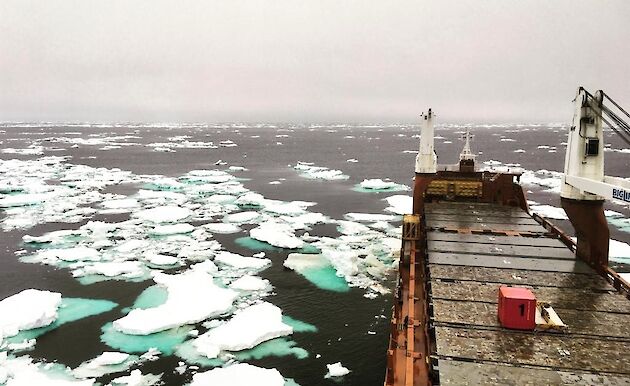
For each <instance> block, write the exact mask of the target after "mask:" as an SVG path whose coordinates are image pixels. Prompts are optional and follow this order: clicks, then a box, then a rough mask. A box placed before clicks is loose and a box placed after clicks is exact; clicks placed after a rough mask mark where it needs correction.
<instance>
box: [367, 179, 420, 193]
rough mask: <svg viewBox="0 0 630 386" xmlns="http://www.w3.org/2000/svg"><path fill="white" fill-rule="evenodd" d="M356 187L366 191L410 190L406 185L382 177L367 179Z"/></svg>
mask: <svg viewBox="0 0 630 386" xmlns="http://www.w3.org/2000/svg"><path fill="white" fill-rule="evenodd" d="M356 189H359V190H360V191H364V192H391V191H403V190H409V187H408V186H406V185H401V184H397V183H395V182H393V181H383V180H382V179H380V178H373V179H365V180H363V182H361V183H360V184H359V185H357V187H356Z"/></svg>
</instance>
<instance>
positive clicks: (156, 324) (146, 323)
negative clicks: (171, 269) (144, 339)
mask: <svg viewBox="0 0 630 386" xmlns="http://www.w3.org/2000/svg"><path fill="white" fill-rule="evenodd" d="M153 280H154V281H155V282H156V283H157V284H158V285H161V286H163V287H165V288H166V290H167V291H168V298H167V300H166V302H165V303H164V304H162V305H160V306H158V307H154V308H148V309H133V310H131V312H129V314H128V315H126V316H124V317H122V318H120V319H118V320H116V321H114V323H113V326H114V328H115V329H116V330H117V331H120V332H122V333H125V334H132V335H148V334H152V333H155V332H159V331H163V330H167V329H170V328H173V327H178V326H182V325H185V324H193V323H197V322H200V321H202V320H205V319H208V318H211V317H214V316H217V315H220V314H223V313H225V312H227V311H229V310H230V309H231V308H232V302H233V301H234V300H235V299H236V297H237V296H238V294H237V293H236V292H235V291H232V290H230V289H225V288H221V287H219V286H217V285H216V284H214V281H213V278H212V276H211V275H209V274H208V273H206V272H203V271H202V270H190V271H187V272H184V273H181V274H177V275H167V274H163V273H156V274H155V276H154V278H153Z"/></svg>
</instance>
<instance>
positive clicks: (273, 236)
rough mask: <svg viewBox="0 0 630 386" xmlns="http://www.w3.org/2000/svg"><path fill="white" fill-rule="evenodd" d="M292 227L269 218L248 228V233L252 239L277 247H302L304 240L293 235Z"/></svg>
mask: <svg viewBox="0 0 630 386" xmlns="http://www.w3.org/2000/svg"><path fill="white" fill-rule="evenodd" d="M293 229H294V228H293V227H292V226H290V225H289V224H286V223H281V222H278V221H275V220H270V221H267V222H264V223H261V224H260V225H259V226H258V227H257V228H254V229H252V230H250V231H249V235H250V236H251V237H252V238H253V239H256V240H259V241H264V242H266V243H268V244H271V245H273V246H275V247H279V248H288V249H297V248H302V247H303V246H304V241H302V240H301V239H299V238H298V237H296V236H295V234H294V233H293V232H294V230H293Z"/></svg>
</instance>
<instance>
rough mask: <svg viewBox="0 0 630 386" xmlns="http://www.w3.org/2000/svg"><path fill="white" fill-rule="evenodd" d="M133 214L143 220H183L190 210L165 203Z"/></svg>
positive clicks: (162, 221) (190, 213)
mask: <svg viewBox="0 0 630 386" xmlns="http://www.w3.org/2000/svg"><path fill="white" fill-rule="evenodd" d="M135 215H136V217H138V218H139V219H141V220H144V221H149V222H154V223H164V222H177V221H181V220H184V219H186V218H188V217H190V216H191V215H192V211H191V210H190V209H188V208H182V207H179V206H174V205H166V206H159V207H156V208H151V209H145V210H142V211H140V212H138V213H136V214H135Z"/></svg>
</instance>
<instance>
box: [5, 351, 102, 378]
mask: <svg viewBox="0 0 630 386" xmlns="http://www.w3.org/2000/svg"><path fill="white" fill-rule="evenodd" d="M0 376H3V378H6V379H5V382H0V384H6V385H7V386H34V385H46V386H92V385H94V382H95V380H94V379H85V380H79V379H76V378H75V377H74V376H73V375H72V373H71V372H70V369H68V368H66V367H64V366H62V365H59V364H56V363H37V362H35V361H34V360H33V359H32V358H30V357H28V356H21V357H17V358H13V357H8V356H7V353H6V352H0ZM0 381H1V380H0Z"/></svg>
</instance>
